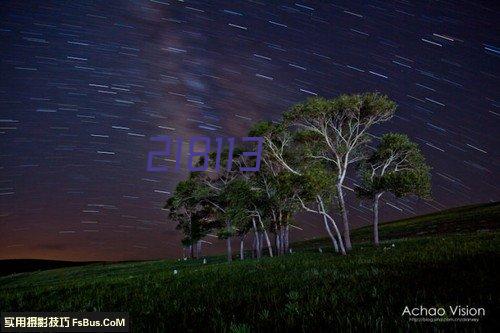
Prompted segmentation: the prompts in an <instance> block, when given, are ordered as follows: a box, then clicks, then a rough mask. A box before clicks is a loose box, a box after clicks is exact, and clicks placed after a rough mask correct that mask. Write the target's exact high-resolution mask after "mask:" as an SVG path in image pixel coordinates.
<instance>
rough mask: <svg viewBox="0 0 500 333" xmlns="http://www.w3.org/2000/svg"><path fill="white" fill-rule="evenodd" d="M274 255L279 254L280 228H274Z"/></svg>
mask: <svg viewBox="0 0 500 333" xmlns="http://www.w3.org/2000/svg"><path fill="white" fill-rule="evenodd" d="M275 239H276V255H280V254H281V243H280V230H279V229H277V230H276V237H275Z"/></svg>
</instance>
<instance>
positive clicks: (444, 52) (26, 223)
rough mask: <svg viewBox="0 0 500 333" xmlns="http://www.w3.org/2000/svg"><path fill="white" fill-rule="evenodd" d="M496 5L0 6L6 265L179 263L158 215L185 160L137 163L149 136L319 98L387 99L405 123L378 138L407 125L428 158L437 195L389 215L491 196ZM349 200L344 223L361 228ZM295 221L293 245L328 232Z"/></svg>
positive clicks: (245, 122)
mask: <svg viewBox="0 0 500 333" xmlns="http://www.w3.org/2000/svg"><path fill="white" fill-rule="evenodd" d="M499 12H500V3H498V2H496V4H495V1H432V2H431V1H411V2H410V1H387V2H384V1H321V2H319V1H318V2H312V1H308V2H304V1H301V2H294V1H291V2H284V1H263V0H262V1H241V2H240V1H174V0H162V1H153V0H151V1H118V0H116V1H2V2H1V4H0V45H1V51H0V75H1V76H0V78H1V79H0V148H1V151H0V258H2V259H5V258H44V259H62V260H131V259H154V258H164V257H179V256H180V255H181V252H182V250H181V247H180V243H179V240H180V235H179V233H178V231H176V230H175V225H174V224H173V223H172V222H169V221H168V220H167V218H166V212H165V211H162V210H161V207H162V205H163V204H164V202H165V200H166V199H167V198H168V195H169V193H170V192H171V191H172V190H173V188H174V187H175V184H176V182H178V181H179V180H180V179H182V178H183V177H185V176H186V175H187V171H186V166H185V163H184V165H183V167H182V168H181V171H180V172H177V173H176V172H173V171H169V172H166V173H151V172H147V171H146V164H147V154H148V151H151V150H159V149H161V144H160V143H157V142H152V141H150V137H151V136H155V135H170V136H172V137H176V138H182V139H183V140H184V145H187V139H188V138H189V137H191V136H194V135H205V136H209V137H212V138H215V137H218V136H235V137H241V136H245V134H246V133H247V130H248V128H249V127H250V126H251V124H253V123H254V122H256V121H259V120H264V119H266V120H274V119H279V118H280V116H281V114H282V112H283V111H285V110H286V109H287V108H288V107H289V106H291V105H292V104H293V103H296V102H299V101H302V100H304V99H306V98H308V97H310V96H316V95H321V96H325V97H334V96H336V95H338V94H341V93H355V92H364V91H378V92H381V93H384V94H387V95H389V96H390V97H391V98H392V99H394V100H395V101H396V102H397V103H398V105H399V108H398V112H397V115H396V117H395V118H394V119H393V120H392V121H391V122H389V123H386V124H383V125H381V126H378V127H376V128H375V129H374V130H373V131H372V133H373V134H375V135H378V134H380V133H383V132H385V131H403V132H405V133H407V134H408V135H409V136H410V137H411V138H412V139H413V140H415V141H416V142H417V143H419V144H420V146H421V148H422V150H423V152H424V154H425V156H426V157H427V159H428V162H429V164H430V165H431V166H432V168H433V170H432V175H433V196H434V200H432V201H429V202H425V201H421V200H417V199H414V198H409V199H403V200H397V199H395V198H393V197H390V196H387V197H385V200H384V202H383V205H382V208H381V218H382V220H390V219H395V218H402V217H409V216H412V215H415V214H422V213H427V212H432V211H436V210H440V209H444V208H448V207H454V206H459V205H464V204H472V203H481V202H489V201H498V200H499V198H500V190H499V188H498V186H497V184H498V183H499V181H500V179H499V177H498V168H499V161H500V159H499V154H498V146H499V135H498V133H499V130H498V129H499V120H500V101H499V99H500V91H499V89H498V87H499V84H498V83H499V81H498V79H499V77H498V76H499V74H500V73H499V66H498V65H499V61H500V33H499V32H500V31H499V30H500V23H499V22H500V17H499V14H498V13H499ZM184 155H187V152H186V150H184ZM184 160H187V157H186V158H184ZM166 163H167V164H168V163H171V161H166ZM351 176H352V177H351V179H350V180H349V182H348V183H347V184H346V185H347V186H348V187H350V188H352V186H353V184H354V183H355V181H356V180H355V179H354V178H353V175H351ZM348 192H349V191H348ZM350 196H351V198H350V199H351V200H350V202H349V213H350V214H351V218H352V224H353V225H354V226H359V225H363V224H367V223H369V218H370V209H369V207H368V204H367V203H362V202H361V203H360V202H357V201H355V200H352V194H351V195H350ZM299 220H300V222H299V226H300V227H301V229H302V230H299V229H293V231H292V234H291V238H292V240H294V239H295V240H296V239H303V238H309V237H312V236H315V235H322V234H323V228H322V227H321V224H320V223H318V221H317V220H316V219H315V218H314V217H312V216H303V217H301V218H299ZM206 241H207V242H210V243H212V244H211V245H209V243H206V244H205V245H204V246H205V249H206V250H208V251H209V252H212V253H213V252H217V251H218V250H220V249H221V244H220V243H218V242H217V240H216V239H215V238H213V237H210V236H209V237H207V239H206Z"/></svg>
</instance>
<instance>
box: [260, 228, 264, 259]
mask: <svg viewBox="0 0 500 333" xmlns="http://www.w3.org/2000/svg"><path fill="white" fill-rule="evenodd" d="M263 252H264V233H263V232H262V231H261V232H259V255H260V256H261V257H262V253H263Z"/></svg>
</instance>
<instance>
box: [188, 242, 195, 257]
mask: <svg viewBox="0 0 500 333" xmlns="http://www.w3.org/2000/svg"><path fill="white" fill-rule="evenodd" d="M189 255H190V258H191V259H192V258H194V248H193V244H191V245H189Z"/></svg>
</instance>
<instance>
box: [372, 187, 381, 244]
mask: <svg viewBox="0 0 500 333" xmlns="http://www.w3.org/2000/svg"><path fill="white" fill-rule="evenodd" d="M381 195H382V193H378V194H375V197H374V198H373V244H374V245H375V246H379V244H380V243H379V239H378V202H379V199H380V196H381Z"/></svg>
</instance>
